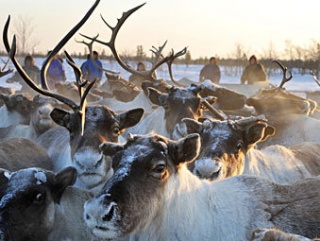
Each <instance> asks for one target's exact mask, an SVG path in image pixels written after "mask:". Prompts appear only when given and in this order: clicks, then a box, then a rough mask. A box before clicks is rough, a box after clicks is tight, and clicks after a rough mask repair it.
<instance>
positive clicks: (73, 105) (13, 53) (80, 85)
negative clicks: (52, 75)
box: [3, 0, 100, 134]
mask: <svg viewBox="0 0 320 241" xmlns="http://www.w3.org/2000/svg"><path fill="white" fill-rule="evenodd" d="M99 2H100V0H96V1H95V3H94V4H93V6H92V7H91V8H90V9H89V11H88V12H87V14H86V15H85V16H84V17H83V18H82V19H81V21H80V22H79V23H78V24H77V25H76V26H75V27H74V28H72V29H71V30H70V32H69V33H68V34H67V35H66V36H65V37H64V38H63V39H62V40H61V41H60V42H59V43H58V45H57V46H56V47H55V48H54V50H53V51H52V52H51V54H49V56H48V57H47V59H46V61H45V63H44V65H43V67H42V70H41V83H42V85H43V88H40V87H39V86H38V85H37V84H35V82H34V81H33V80H32V79H31V78H30V77H29V76H28V75H27V73H26V72H25V71H24V70H23V68H22V67H21V65H20V64H19V62H18V61H17V59H16V57H15V56H16V37H15V36H13V40H12V44H11V46H10V44H9V41H8V29H9V25H10V16H9V17H8V20H7V22H6V24H5V27H4V30H3V42H4V45H5V48H6V50H7V52H8V53H9V56H10V59H11V61H12V63H13V64H14V66H15V67H16V69H17V71H18V73H19V74H20V76H21V77H22V78H23V79H24V81H25V82H26V83H27V84H28V85H29V86H30V87H31V88H32V89H33V90H35V91H36V92H38V93H40V94H42V95H45V96H49V97H52V98H54V99H56V100H58V101H60V102H62V103H64V104H66V105H68V106H69V107H70V108H71V109H72V110H73V111H74V112H76V113H79V114H80V115H81V119H82V123H81V125H82V134H83V131H84V121H85V108H86V101H85V99H86V96H87V95H88V93H89V91H90V89H91V88H92V86H93V84H94V82H92V83H91V84H90V85H89V86H88V87H87V89H86V90H85V91H83V88H84V86H85V84H86V82H82V80H81V76H82V74H81V70H80V68H79V67H77V66H76V65H75V63H74V61H73V60H72V58H71V57H70V56H69V54H68V53H66V56H67V61H68V63H69V64H70V65H71V66H72V68H73V70H74V73H75V75H76V80H77V85H78V89H79V95H80V105H77V104H76V103H75V102H74V101H73V100H71V99H68V98H66V97H64V96H62V95H59V94H56V93H53V92H51V91H50V90H48V88H47V83H46V72H47V69H48V65H49V64H50V62H51V60H52V57H53V56H54V55H55V54H56V53H58V52H59V51H60V49H61V48H62V47H63V46H64V45H65V44H66V43H67V42H68V40H69V39H70V38H71V37H72V36H73V35H74V34H75V32H76V31H77V30H78V29H79V28H80V27H81V26H82V25H83V24H84V23H85V22H86V20H87V19H88V18H89V17H90V16H91V14H92V13H93V11H94V9H95V8H96V7H97V5H98V4H99Z"/></svg>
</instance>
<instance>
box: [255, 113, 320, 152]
mask: <svg viewBox="0 0 320 241" xmlns="http://www.w3.org/2000/svg"><path fill="white" fill-rule="evenodd" d="M282 122H285V124H283V125H282V124H281V123H282ZM269 123H271V125H273V126H274V127H275V128H276V134H275V135H274V136H273V137H272V138H269V139H268V140H266V141H265V142H261V143H259V144H258V146H259V147H260V148H262V147H267V146H270V145H274V144H278V145H283V146H286V147H289V146H292V145H294V144H297V143H301V142H316V143H320V135H319V133H318V131H317V130H318V129H319V128H320V120H317V119H315V118H312V117H309V116H305V115H298V114H291V115H286V116H285V118H283V120H282V121H281V120H276V121H275V124H273V123H272V121H271V119H269ZM278 124H281V125H278ZM280 126H281V127H280ZM280 128H281V129H280Z"/></svg>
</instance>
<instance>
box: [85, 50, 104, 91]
mask: <svg viewBox="0 0 320 241" xmlns="http://www.w3.org/2000/svg"><path fill="white" fill-rule="evenodd" d="M92 53H93V58H92V59H91V58H90V55H88V56H87V60H86V61H85V62H84V63H83V64H82V65H81V71H82V75H83V78H84V79H85V80H88V81H89V82H92V81H93V80H96V83H95V85H98V86H100V85H101V80H102V62H101V61H100V60H99V54H98V52H97V51H93V52H92Z"/></svg>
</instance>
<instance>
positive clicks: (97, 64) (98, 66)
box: [7, 51, 103, 91]
mask: <svg viewBox="0 0 320 241" xmlns="http://www.w3.org/2000/svg"><path fill="white" fill-rule="evenodd" d="M50 53H51V51H49V52H48V55H49V54H50ZM22 68H23V70H24V71H25V72H26V73H27V74H28V75H29V77H30V78H31V79H32V80H33V81H34V82H35V83H36V84H38V85H39V84H41V83H40V69H39V68H38V67H37V66H36V65H35V63H34V58H33V56H32V55H27V56H25V58H24V65H23V67H22ZM81 71H82V74H83V78H84V79H85V80H88V81H90V82H91V81H93V80H94V79H96V83H99V84H101V80H102V72H103V71H102V62H101V61H100V60H99V54H98V52H96V51H93V58H92V59H91V57H90V55H88V56H87V60H86V61H85V62H84V63H83V64H82V65H81ZM46 77H47V84H48V85H49V88H51V89H54V88H55V85H56V84H57V83H61V82H65V81H66V80H67V77H66V73H65V68H64V66H63V59H62V58H60V57H58V56H57V55H54V56H53V57H52V60H51V62H50V65H49V67H48V69H47V75H46ZM13 82H18V83H20V84H21V86H22V88H21V91H25V90H28V89H29V86H27V84H26V83H25V81H23V80H22V78H21V76H20V74H19V73H18V72H16V73H15V74H14V75H13V76H12V77H10V78H9V79H7V83H13Z"/></svg>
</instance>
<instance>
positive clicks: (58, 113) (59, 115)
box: [50, 108, 71, 128]
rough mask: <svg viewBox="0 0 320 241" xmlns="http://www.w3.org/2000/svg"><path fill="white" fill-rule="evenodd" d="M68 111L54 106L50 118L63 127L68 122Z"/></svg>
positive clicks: (66, 125)
mask: <svg viewBox="0 0 320 241" xmlns="http://www.w3.org/2000/svg"><path fill="white" fill-rule="evenodd" d="M70 115H71V114H70V113H69V112H67V111H65V110H62V109H58V108H54V109H53V110H52V111H51V113H50V116H51V118H52V120H53V121H54V122H55V123H56V124H58V125H60V126H63V127H66V128H67V127H68V124H69V122H70Z"/></svg>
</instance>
